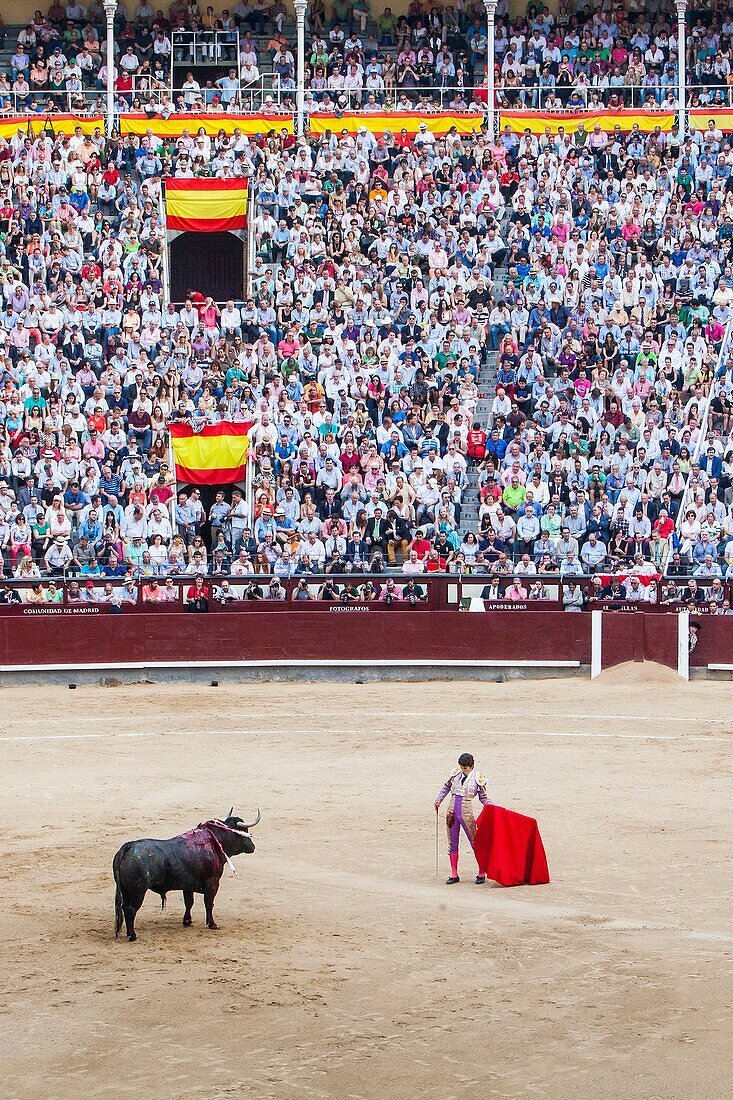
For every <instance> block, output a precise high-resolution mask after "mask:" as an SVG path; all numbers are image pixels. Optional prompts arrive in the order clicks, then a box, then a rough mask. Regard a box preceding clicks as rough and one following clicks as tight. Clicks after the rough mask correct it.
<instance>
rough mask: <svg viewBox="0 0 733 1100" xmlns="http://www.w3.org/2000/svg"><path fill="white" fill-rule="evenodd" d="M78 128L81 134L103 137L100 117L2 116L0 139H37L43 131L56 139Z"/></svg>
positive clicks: (69, 134) (63, 115)
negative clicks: (20, 136) (17, 137)
mask: <svg viewBox="0 0 733 1100" xmlns="http://www.w3.org/2000/svg"><path fill="white" fill-rule="evenodd" d="M77 126H78V127H79V128H80V130H81V132H82V133H83V134H92V135H95V136H97V137H103V136H104V118H103V117H102V115H67V114H58V115H4V116H3V117H2V119H0V137H4V138H7V139H8V140H9V139H10V138H12V137H15V136H16V135H17V134H18V133H21V134H22V136H23V137H38V136H39V134H42V133H43V132H44V130H45V131H46V132H47V133H51V132H53V134H55V136H56V137H59V135H60V134H66V135H68V136H69V137H71V135H72V134H73V133H74V130H75V129H76V127H77Z"/></svg>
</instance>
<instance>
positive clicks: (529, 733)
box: [0, 719, 733, 745]
mask: <svg viewBox="0 0 733 1100" xmlns="http://www.w3.org/2000/svg"><path fill="white" fill-rule="evenodd" d="M98 721H100V722H101V721H102V719H98ZM104 721H105V724H107V722H106V719H105V720H104ZM294 725H295V724H294ZM443 729H444V731H445V732H449V731H448V730H447V729H446V723H445V722H444V723H443ZM297 730H298V732H300V733H303V734H305V735H306V736H308V737H310V736H317V735H319V734H322V735H324V736H328V734H329V733H332V732H336V731H335V730H328V729H324V728H323V726H319V728H318V729H304V728H303V727H302V726H300V725H297ZM292 732H293V728H292V727H291V728H290V729H285V728H284V727H283V726H282V725H277V724H275V723H273V725H272V726H268V727H267V728H265V729H229V730H228V729H219V730H204V729H195V730H162V731H161V730H150V731H140V732H132V733H29V734H25V735H24V734H6V735H2V736H0V742H6V743H7V742H20V741H117V740H122V739H127V740H131V741H134V740H145V739H150V738H153V737H199V736H205V737H212V736H221V737H234V736H244V737H261V736H262V737H264V736H270V735H272V734H273V733H292ZM492 736H493V737H494V738H495V739H496V738H499V737H508V738H512V737H556V738H563V737H567V738H571V739H579V740H585V741H685V742H688V741H699V742H702V743H703V744H711V743H713V744H722V745H731V744H733V735H731V736H730V737H705V736H704V735H702V734H682V733H679V734H676V733H606V732H604V733H587V732H581V731H570V732H568V731H566V730H507V731H506V732H505V733H502V732H496V733H494V734H493V735H492Z"/></svg>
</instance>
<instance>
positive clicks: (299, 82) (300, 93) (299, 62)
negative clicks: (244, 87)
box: [295, 0, 307, 137]
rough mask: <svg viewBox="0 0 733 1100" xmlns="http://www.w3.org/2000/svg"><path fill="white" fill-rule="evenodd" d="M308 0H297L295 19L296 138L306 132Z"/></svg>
mask: <svg viewBox="0 0 733 1100" xmlns="http://www.w3.org/2000/svg"><path fill="white" fill-rule="evenodd" d="M306 2H307V0H295V19H296V23H297V31H298V49H297V52H298V56H297V58H296V77H295V79H296V92H295V111H296V119H295V136H296V137H302V136H303V130H304V128H305V127H304V121H303V101H304V99H305V9H306Z"/></svg>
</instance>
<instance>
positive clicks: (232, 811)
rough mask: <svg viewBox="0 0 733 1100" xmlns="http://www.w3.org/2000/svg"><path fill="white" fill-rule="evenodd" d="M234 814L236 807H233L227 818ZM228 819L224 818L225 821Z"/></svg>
mask: <svg viewBox="0 0 733 1100" xmlns="http://www.w3.org/2000/svg"><path fill="white" fill-rule="evenodd" d="M233 813H234V807H233V806H232V808H231V810H230V811H229V813H228V814H227V817H231V816H232V814H233ZM226 819H227V818H226V817H225V818H224V820H225V821H226Z"/></svg>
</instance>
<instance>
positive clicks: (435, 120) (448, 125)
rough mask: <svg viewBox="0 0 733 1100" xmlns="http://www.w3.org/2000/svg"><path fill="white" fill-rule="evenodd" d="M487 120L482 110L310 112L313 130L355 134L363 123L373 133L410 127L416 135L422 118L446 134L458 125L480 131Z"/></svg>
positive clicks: (459, 129) (434, 130) (433, 130)
mask: <svg viewBox="0 0 733 1100" xmlns="http://www.w3.org/2000/svg"><path fill="white" fill-rule="evenodd" d="M485 121H486V116H485V114H484V113H483V112H482V111H475V112H473V113H470V112H465V113H460V112H458V111H436V112H435V113H434V114H422V113H421V112H420V111H375V112H373V113H371V114H370V113H369V112H368V111H364V112H363V113H359V114H357V113H348V112H346V113H344V114H342V115H341V114H316V113H314V114H312V115H311V116H310V119H309V126H310V132H311V133H312V134H325V132H326V130H330V131H331V133H333V134H341V133H343V131H344V130H346V131H347V133H349V134H355V133H357V131H358V130H359V129H360V127H362V126H363V127H364V128H365V129H366V130H368V131H369V133H370V134H383V133H384V131H385V130H389V132H390V133H392V134H399V133H400V132H401V131H402V130H406V131H407V133H408V134H409V135H410V137H414V136H415V134H417V132H418V130H419V128H420V123H421V122H424V123H425V125H426V127H427V129H428V131H429V132H430V133H431V134H436V135H438V136H443V135H445V134H447V133H448V131H449V130H451V129H453V128H454V127H455V129H456V130H457V132H458V133H459V134H477V133H478V132H479V131H480V129H481V127H482V125H483V124H484V122H485Z"/></svg>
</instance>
